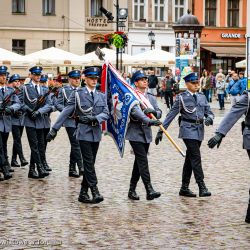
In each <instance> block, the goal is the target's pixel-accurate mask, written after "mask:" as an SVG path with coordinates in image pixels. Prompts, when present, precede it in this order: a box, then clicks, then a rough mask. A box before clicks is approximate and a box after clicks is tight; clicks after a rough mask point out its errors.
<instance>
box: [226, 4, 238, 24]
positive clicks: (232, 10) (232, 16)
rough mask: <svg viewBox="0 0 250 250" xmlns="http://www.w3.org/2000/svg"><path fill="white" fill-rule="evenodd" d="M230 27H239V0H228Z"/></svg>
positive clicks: (228, 22) (228, 21)
mask: <svg viewBox="0 0 250 250" xmlns="http://www.w3.org/2000/svg"><path fill="white" fill-rule="evenodd" d="M227 25H228V27H239V0H228V12H227Z"/></svg>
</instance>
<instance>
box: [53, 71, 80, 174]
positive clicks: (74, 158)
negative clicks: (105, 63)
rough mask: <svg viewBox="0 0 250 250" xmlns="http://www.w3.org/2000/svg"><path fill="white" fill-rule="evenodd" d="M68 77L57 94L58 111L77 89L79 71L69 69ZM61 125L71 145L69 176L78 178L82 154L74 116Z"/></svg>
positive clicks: (65, 104) (78, 85)
mask: <svg viewBox="0 0 250 250" xmlns="http://www.w3.org/2000/svg"><path fill="white" fill-rule="evenodd" d="M68 77H69V85H67V86H64V87H62V88H61V89H60V91H59V94H58V99H57V103H56V108H57V110H59V111H60V112H62V110H63V109H64V108H65V107H66V106H67V103H68V101H69V97H70V95H71V94H72V93H73V92H75V91H77V90H78V89H79V87H80V78H81V72H80V71H79V70H73V71H70V72H69V74H68ZM63 126H64V127H65V129H66V132H67V134H68V138H69V142H70V146H71V149H70V161H69V176H70V177H75V178H78V177H80V175H83V171H84V170H83V163H82V155H81V149H80V145H79V141H78V140H77V139H76V136H75V131H76V121H75V119H74V117H72V116H71V117H68V118H67V119H66V120H65V121H64V124H63ZM76 165H77V166H78V169H79V174H78V173H77V171H76Z"/></svg>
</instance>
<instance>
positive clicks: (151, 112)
mask: <svg viewBox="0 0 250 250" xmlns="http://www.w3.org/2000/svg"><path fill="white" fill-rule="evenodd" d="M143 112H144V114H145V115H148V114H153V115H154V116H157V112H156V111H155V110H154V109H151V108H146V109H144V110H143Z"/></svg>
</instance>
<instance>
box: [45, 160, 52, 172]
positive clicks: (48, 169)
mask: <svg viewBox="0 0 250 250" xmlns="http://www.w3.org/2000/svg"><path fill="white" fill-rule="evenodd" d="M43 168H44V169H45V171H47V172H50V171H52V169H51V168H50V166H49V165H48V163H47V161H44V162H43Z"/></svg>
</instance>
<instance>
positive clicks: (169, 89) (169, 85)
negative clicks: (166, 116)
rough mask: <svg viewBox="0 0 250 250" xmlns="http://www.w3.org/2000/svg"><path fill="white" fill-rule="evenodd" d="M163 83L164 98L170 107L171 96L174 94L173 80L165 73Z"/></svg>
mask: <svg viewBox="0 0 250 250" xmlns="http://www.w3.org/2000/svg"><path fill="white" fill-rule="evenodd" d="M164 83H165V84H164V85H165V92H164V98H165V101H166V104H167V107H168V109H171V108H172V106H173V102H174V101H173V96H174V84H175V80H174V79H173V78H172V77H171V76H170V75H169V74H166V76H165V79H164Z"/></svg>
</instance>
